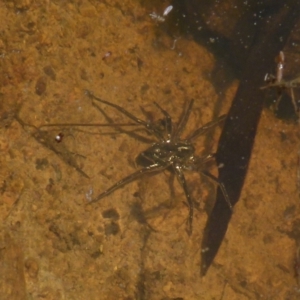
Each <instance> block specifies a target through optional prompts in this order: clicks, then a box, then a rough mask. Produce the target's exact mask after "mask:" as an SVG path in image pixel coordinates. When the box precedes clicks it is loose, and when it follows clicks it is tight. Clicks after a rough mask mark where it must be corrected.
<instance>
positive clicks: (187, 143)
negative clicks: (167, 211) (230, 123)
mask: <svg viewBox="0 0 300 300" xmlns="http://www.w3.org/2000/svg"><path fill="white" fill-rule="evenodd" d="M86 94H87V95H88V96H89V97H90V98H92V99H93V100H96V101H98V102H101V103H103V104H106V105H108V106H111V107H113V108H115V109H116V110H118V111H119V112H121V113H122V114H123V115H125V116H127V117H128V118H129V119H131V120H132V121H134V122H135V123H136V124H138V125H142V126H143V127H144V128H145V129H146V131H147V132H148V133H150V134H151V135H153V136H154V137H155V138H156V139H157V140H158V141H157V142H155V143H154V144H152V145H151V146H150V147H149V148H148V149H146V150H145V151H143V152H142V153H140V154H139V155H138V156H137V158H136V162H137V164H139V165H141V166H142V168H141V169H139V170H138V171H136V172H134V173H132V174H130V175H128V176H126V177H125V178H123V179H121V180H120V181H118V182H117V183H115V184H114V185H112V186H111V187H110V188H108V189H107V190H106V191H104V192H102V193H101V194H100V195H98V196H97V197H96V198H95V199H92V200H91V201H90V203H93V202H96V201H99V200H100V199H102V198H104V197H106V196H108V195H110V194H111V193H113V192H114V191H115V190H117V189H119V188H121V187H123V186H125V185H126V184H128V183H130V182H132V181H134V180H136V179H137V178H139V177H140V176H141V175H144V174H146V173H157V172H161V171H164V170H166V169H170V168H171V170H172V171H173V172H174V173H175V174H176V176H177V179H178V181H179V183H180V184H181V186H182V188H183V190H184V193H185V196H186V199H187V203H188V207H189V217H188V233H189V234H190V233H191V232H192V222H193V214H194V205H193V201H192V199H191V196H190V193H189V190H188V187H187V182H186V180H185V176H184V173H183V171H184V170H188V171H195V172H200V173H202V174H204V175H206V176H207V177H209V178H211V179H212V180H213V181H214V182H215V183H217V184H218V185H219V187H220V188H221V190H222V192H223V194H224V197H225V199H226V201H227V203H228V205H229V207H230V208H232V206H231V204H230V200H229V197H228V194H227V192H226V189H225V186H224V185H223V184H222V183H221V182H220V181H219V180H218V179H217V178H216V177H215V176H213V175H212V174H210V173H209V172H207V171H205V170H203V169H202V167H203V165H204V164H205V163H206V162H208V161H210V160H211V159H213V158H214V154H208V155H206V156H202V157H199V156H196V155H195V147H194V145H193V141H194V140H195V139H196V138H197V137H198V136H200V135H202V134H204V133H206V132H207V131H208V130H209V129H211V128H212V127H214V126H215V125H217V124H218V123H219V122H221V121H223V120H224V119H225V118H226V115H222V116H220V117H218V118H217V119H216V120H215V121H211V122H209V123H207V124H205V125H204V126H202V127H200V128H198V129H196V130H195V131H194V132H193V133H191V134H190V135H189V136H188V137H187V138H184V139H182V138H181V137H180V136H181V133H182V131H183V130H184V129H185V126H186V123H187V121H188V118H189V116H190V114H191V111H192V107H193V104H194V100H191V101H190V102H189V104H188V106H187V108H186V109H185V110H184V111H183V114H182V116H181V118H180V120H179V122H178V124H177V126H175V124H174V123H173V122H172V118H171V117H170V115H169V114H168V112H167V111H165V110H164V109H163V108H161V107H160V106H159V105H158V104H157V103H156V102H154V105H155V106H156V107H157V108H158V109H159V110H160V111H161V113H162V114H163V116H164V118H163V120H160V124H159V125H160V126H159V125H157V123H154V122H150V121H144V120H141V119H139V118H137V117H136V116H134V115H133V114H131V113H130V112H128V111H127V110H126V109H124V108H122V107H121V106H119V105H116V104H114V103H111V102H108V101H105V100H102V99H100V98H97V97H95V96H94V95H93V94H91V93H90V92H88V91H87V92H86ZM112 125H113V124H112ZM116 127H117V125H116Z"/></svg>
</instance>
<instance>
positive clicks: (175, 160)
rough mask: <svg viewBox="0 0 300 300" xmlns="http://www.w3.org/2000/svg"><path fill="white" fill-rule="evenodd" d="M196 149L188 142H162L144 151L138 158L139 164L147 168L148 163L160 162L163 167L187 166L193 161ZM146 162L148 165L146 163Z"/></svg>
mask: <svg viewBox="0 0 300 300" xmlns="http://www.w3.org/2000/svg"><path fill="white" fill-rule="evenodd" d="M194 152H195V148H194V146H193V145H192V144H190V143H186V142H172V141H168V142H161V143H155V144H154V145H152V146H150V147H149V148H148V149H147V150H145V151H143V152H142V153H140V154H139V155H138V157H137V158H136V162H137V164H139V165H141V166H143V167H145V166H146V164H147V162H148V163H153V162H155V161H159V162H160V163H161V164H162V165H163V164H167V165H168V166H169V165H170V164H185V163H187V162H188V161H191V160H193V158H194ZM145 162H146V163H145Z"/></svg>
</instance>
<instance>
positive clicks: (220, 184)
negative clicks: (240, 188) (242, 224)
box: [200, 170, 232, 210]
mask: <svg viewBox="0 0 300 300" xmlns="http://www.w3.org/2000/svg"><path fill="white" fill-rule="evenodd" d="M200 172H201V173H202V174H203V175H205V176H207V177H208V178H210V179H211V180H212V181H214V182H215V183H216V184H217V185H218V186H219V187H220V189H221V191H222V193H223V196H224V198H225V200H226V202H227V204H228V206H229V208H230V209H231V210H232V204H231V202H230V199H229V196H228V194H227V191H226V188H225V185H224V184H223V182H221V181H220V180H219V179H218V178H217V177H215V176H214V175H212V174H210V173H209V172H207V171H203V170H201V171H200Z"/></svg>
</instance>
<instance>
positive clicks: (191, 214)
mask: <svg viewBox="0 0 300 300" xmlns="http://www.w3.org/2000/svg"><path fill="white" fill-rule="evenodd" d="M174 171H175V173H176V175H177V178H178V181H179V183H180V184H181V186H182V188H183V190H184V193H185V196H186V199H187V203H188V207H189V217H188V220H187V223H188V224H187V233H188V235H191V234H192V231H193V217H194V203H193V200H192V198H191V195H190V193H189V191H188V187H187V183H186V180H185V177H184V174H183V172H182V168H181V167H180V166H179V165H175V166H174Z"/></svg>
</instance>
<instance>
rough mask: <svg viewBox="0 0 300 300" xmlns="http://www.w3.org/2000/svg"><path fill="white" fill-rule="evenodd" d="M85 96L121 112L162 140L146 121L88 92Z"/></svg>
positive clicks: (159, 133)
mask: <svg viewBox="0 0 300 300" xmlns="http://www.w3.org/2000/svg"><path fill="white" fill-rule="evenodd" d="M86 95H88V96H89V97H90V98H92V99H94V100H96V101H98V102H101V103H104V104H106V105H108V106H111V107H113V108H115V109H116V110H118V111H119V112H121V113H122V114H124V115H125V116H127V117H128V118H129V119H131V120H133V121H135V122H136V123H138V124H141V125H143V126H145V128H146V129H147V130H148V131H149V132H151V133H153V134H154V135H155V136H156V137H157V138H158V139H159V140H164V138H163V136H162V134H161V132H159V131H158V130H157V129H155V127H154V126H153V125H152V124H151V123H149V122H146V121H144V120H142V119H139V118H137V117H136V116H134V115H133V114H131V113H130V112H129V111H127V110H126V109H125V108H123V107H121V106H119V105H117V104H114V103H111V102H108V101H105V100H102V99H100V98H98V97H96V96H94V95H93V94H92V93H91V92H90V91H86Z"/></svg>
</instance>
